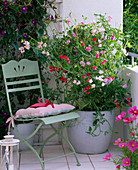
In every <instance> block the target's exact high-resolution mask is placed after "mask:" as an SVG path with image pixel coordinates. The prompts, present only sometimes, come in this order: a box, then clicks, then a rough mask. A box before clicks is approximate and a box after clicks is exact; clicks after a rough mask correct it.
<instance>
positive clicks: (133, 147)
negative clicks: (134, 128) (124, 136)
mask: <svg viewBox="0 0 138 170" xmlns="http://www.w3.org/2000/svg"><path fill="white" fill-rule="evenodd" d="M128 145H129V147H128V149H130V150H131V151H132V152H134V151H135V150H137V149H138V142H135V140H132V141H129V144H128Z"/></svg>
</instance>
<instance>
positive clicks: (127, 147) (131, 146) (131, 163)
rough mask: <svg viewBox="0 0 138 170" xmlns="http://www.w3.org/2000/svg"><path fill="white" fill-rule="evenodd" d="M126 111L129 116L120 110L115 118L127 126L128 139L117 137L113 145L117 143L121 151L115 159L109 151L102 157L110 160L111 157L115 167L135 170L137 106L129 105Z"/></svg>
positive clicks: (137, 164)
mask: <svg viewBox="0 0 138 170" xmlns="http://www.w3.org/2000/svg"><path fill="white" fill-rule="evenodd" d="M128 113H129V114H130V117H126V115H127V114H126V112H124V111H122V112H121V114H120V115H118V116H117V117H116V120H115V121H120V120H123V122H124V123H125V125H127V126H128V128H129V135H130V136H129V139H127V140H125V141H124V140H123V139H121V138H118V139H117V140H116V141H115V143H114V145H118V147H119V148H120V149H119V150H121V151H122V154H121V155H119V158H118V159H117V160H116V159H114V158H112V155H111V153H109V155H106V156H105V157H104V158H103V159H104V161H107V160H110V161H111V159H113V162H114V163H115V164H116V165H117V166H116V168H117V169H120V168H121V167H123V168H125V169H127V170H136V169H138V123H137V122H136V121H137V119H138V109H137V107H136V106H134V107H133V108H131V107H130V109H129V110H128Z"/></svg>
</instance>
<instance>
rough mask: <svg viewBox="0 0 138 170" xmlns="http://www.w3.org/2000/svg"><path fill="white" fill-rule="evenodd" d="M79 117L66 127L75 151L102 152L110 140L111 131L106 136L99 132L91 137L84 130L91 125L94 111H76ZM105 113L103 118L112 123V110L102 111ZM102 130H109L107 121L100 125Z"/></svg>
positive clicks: (85, 152)
mask: <svg viewBox="0 0 138 170" xmlns="http://www.w3.org/2000/svg"><path fill="white" fill-rule="evenodd" d="M78 113H79V115H80V118H78V121H76V120H74V121H72V122H71V123H70V126H69V127H68V128H67V134H68V138H69V140H70V142H71V144H72V145H73V147H74V148H75V150H76V152H78V153H84V154H87V153H88V154H98V153H103V152H105V151H106V150H107V149H108V146H109V144H110V141H111V137H112V133H110V134H107V135H106V136H105V135H104V134H103V133H101V134H100V135H99V136H97V137H93V136H91V135H89V134H87V133H86V132H87V131H88V129H89V126H92V122H93V120H94V116H93V114H92V113H94V111H78ZM102 114H105V118H106V119H107V120H108V121H109V123H110V125H111V126H112V127H113V125H114V111H112V112H110V111H102ZM101 127H102V130H107V131H108V130H109V126H108V124H107V123H104V124H103V125H101Z"/></svg>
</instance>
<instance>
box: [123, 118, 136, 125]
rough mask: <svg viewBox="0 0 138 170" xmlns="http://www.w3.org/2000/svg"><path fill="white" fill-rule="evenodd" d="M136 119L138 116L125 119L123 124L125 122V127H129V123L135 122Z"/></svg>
mask: <svg viewBox="0 0 138 170" xmlns="http://www.w3.org/2000/svg"><path fill="white" fill-rule="evenodd" d="M136 119H137V118H136V116H133V117H127V118H125V119H123V122H125V125H128V124H129V123H131V122H133V121H134V120H136Z"/></svg>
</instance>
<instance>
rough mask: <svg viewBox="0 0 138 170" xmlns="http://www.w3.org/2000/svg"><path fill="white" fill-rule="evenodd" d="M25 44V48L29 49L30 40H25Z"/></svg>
mask: <svg viewBox="0 0 138 170" xmlns="http://www.w3.org/2000/svg"><path fill="white" fill-rule="evenodd" d="M23 44H24V45H25V46H24V48H26V49H27V50H29V49H30V43H29V42H28V41H24V43H23Z"/></svg>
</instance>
